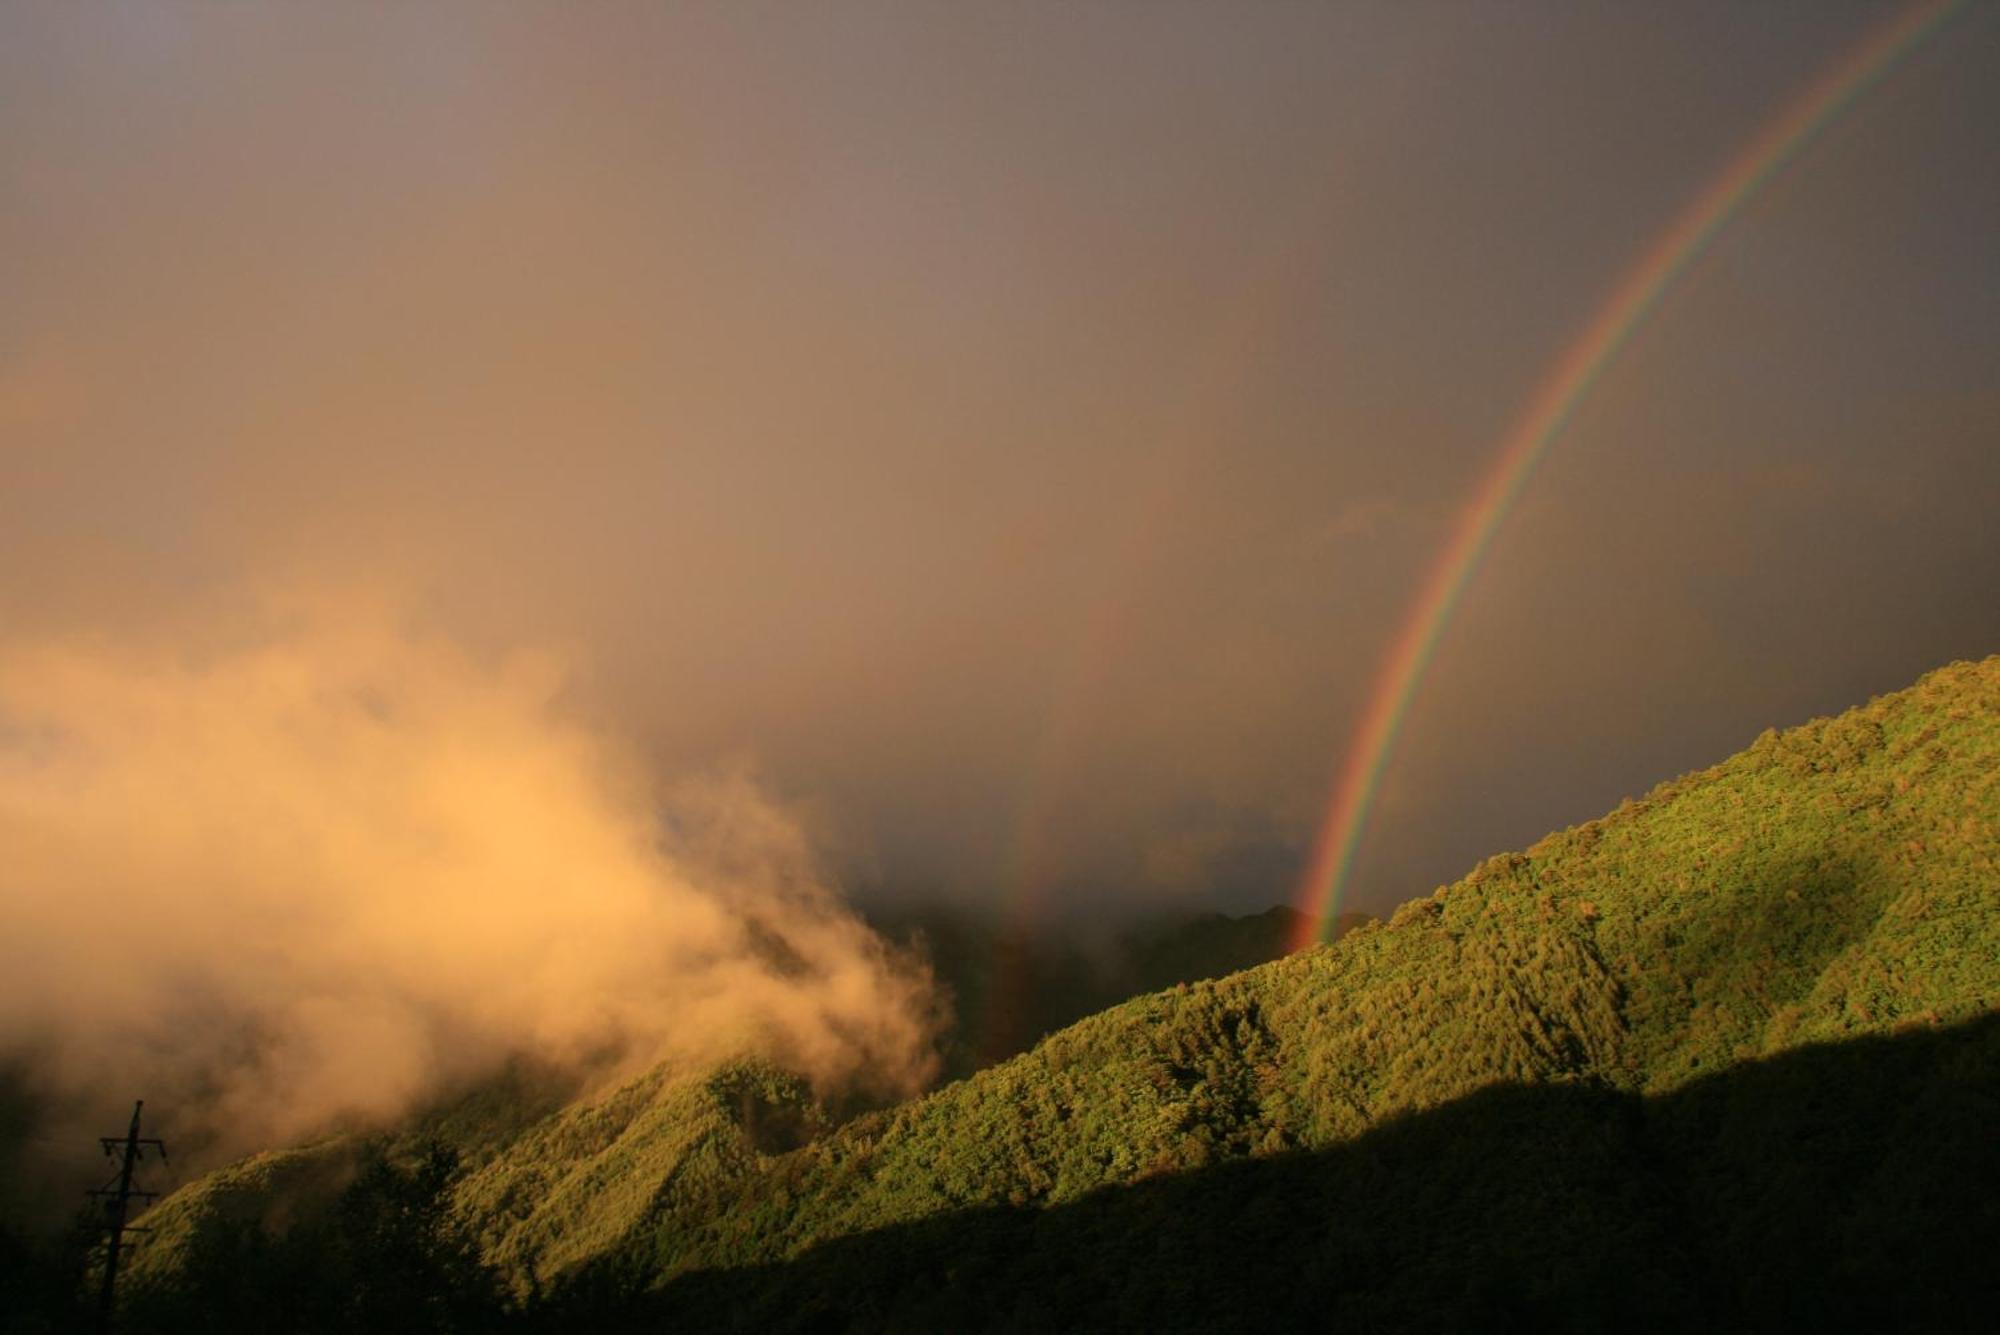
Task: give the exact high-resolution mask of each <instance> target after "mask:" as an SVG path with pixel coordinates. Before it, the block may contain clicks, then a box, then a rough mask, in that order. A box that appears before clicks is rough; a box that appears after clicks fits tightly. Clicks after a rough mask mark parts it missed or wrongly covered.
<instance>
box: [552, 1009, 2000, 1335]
mask: <svg viewBox="0 0 2000 1335" xmlns="http://www.w3.org/2000/svg"><path fill="white" fill-rule="evenodd" d="M1996 1188H2000V1016H1988V1017H1985V1018H1983V1019H1981V1020H1978V1021H1975V1022H1971V1023H1968V1024H1964V1025H1960V1026H1957V1027H1955V1028H1951V1029H1946V1030H1922V1031H1916V1032H1909V1033H1905V1034H1902V1035H1899V1036H1896V1037H1891V1038H1871V1039H1863V1040H1857V1041H1854V1042H1850V1043H1844V1044H1836V1045H1827V1046H1820V1047H1813V1048H1807V1049H1802V1050H1799V1051H1795V1052H1792V1053H1789V1054H1786V1055H1784V1056H1782V1057H1778V1058H1775V1059H1772V1060H1768V1061H1763V1062H1757V1063H1752V1064H1748V1065H1745V1066H1741V1067H1738V1068H1735V1069H1733V1070H1731V1071H1729V1072H1727V1073H1724V1074H1720V1075H1717V1076H1714V1077H1710V1078H1708V1079H1705V1080H1702V1081H1700V1082H1698V1083H1696V1084H1693V1085H1691V1086H1688V1087H1685V1088H1683V1089H1682V1090H1680V1091H1678V1092H1676V1093H1673V1094H1669V1095H1665V1096H1662V1097H1657V1098H1651V1099H1645V1098H1640V1097H1637V1096H1633V1095H1627V1094H1620V1093H1615V1092H1612V1091H1608V1090H1604V1089H1600V1088H1592V1087H1586V1086H1581V1085H1570V1086H1540V1087H1497V1088H1493V1089H1489V1090H1487V1091H1484V1092H1482V1093H1480V1094H1478V1095H1475V1096H1473V1097H1470V1098H1467V1099H1464V1100H1462V1101H1460V1102H1457V1103H1454V1104H1451V1105H1449V1106H1446V1107H1442V1108H1437V1109H1434V1110H1431V1111H1428V1112H1425V1113H1421V1114H1417V1115H1413V1116H1410V1117H1407V1118H1404V1119H1401V1120H1399V1121H1397V1122H1394V1123H1391V1124H1388V1125H1384V1126H1382V1127H1380V1128H1378V1129H1376V1130H1375V1131H1373V1132H1371V1133H1369V1134H1368V1135H1366V1136H1364V1137H1362V1138H1361V1139H1360V1140H1358V1141H1355V1142H1352V1143H1350V1144H1347V1145H1344V1146H1342V1147H1339V1148H1337V1149H1333V1150H1329V1151H1325V1152H1320V1153H1312V1154H1296V1155H1289V1156H1283V1157H1277V1158H1269V1159H1260V1160H1251V1161H1244V1162H1237V1163H1233V1164H1229V1165H1226V1166H1223V1167H1219V1168H1216V1169H1212V1170H1208V1171H1204V1172H1200V1173H1196V1174H1190V1175H1187V1176H1183V1177H1175V1178H1163V1179H1154V1180H1150V1181H1145V1182H1141V1183H1138V1184H1136V1185H1133V1186H1129V1187H1124V1188H1117V1189H1111V1190H1106V1191H1103V1192H1099V1193H1096V1194H1094V1195H1092V1196H1090V1197H1087V1198H1085V1199H1083V1200H1080V1201H1077V1202H1074V1203H1072V1204H1069V1205H1065V1206H1061V1207H1057V1208H1053V1209H1048V1210H1035V1209H1012V1208H995V1209H982V1210H973V1211H966V1212H963V1213H959V1214H955V1215H951V1216H946V1217H940V1218H935V1219H931V1220H927V1221H924V1222H920V1223H915V1224H909V1225H903V1226H898V1227H894V1228H889V1229H884V1230H882V1231H879V1232H875V1233H870V1234H867V1235H863V1236H857V1237H853V1238H848V1239H843V1240H840V1241H836V1242H833V1243H829V1244H826V1245H823V1246H821V1247H818V1248H816V1249H814V1250H813V1251H811V1252H809V1253H807V1254H806V1255H805V1256H803V1257H801V1258H799V1259H797V1260H796V1261H793V1262H790V1263H787V1264H779V1265H767V1266H759V1267H753V1268H745V1269H740V1270H728V1271H708V1272H702V1273H697V1274H690V1275H685V1276H683V1277H681V1278H680V1279H679V1280H677V1281H676V1282H675V1283H673V1284H672V1285H671V1286H670V1287H668V1288H667V1289H666V1290H664V1291H663V1292H659V1293H655V1294H651V1295H647V1296H645V1297H643V1298H634V1297H632V1296H630V1295H622V1294H620V1293H618V1292H617V1281H616V1280H615V1278H613V1277H612V1276H610V1275H608V1274H604V1273H599V1274H597V1275H595V1276H590V1277H588V1278H587V1280H586V1282H585V1283H584V1284H581V1285H579V1286H577V1287H576V1288H575V1289H573V1290H572V1291H571V1292H570V1293H569V1294H567V1295H564V1296H562V1297H560V1298H559V1299H558V1300H557V1301H556V1302H554V1303H552V1304H551V1305H550V1306H549V1307H547V1308H546V1309H545V1310H544V1315H545V1319H546V1321H547V1324H548V1327H549V1328H550V1329H569V1328H576V1329H585V1328H588V1329H605V1330H704V1331H759V1332H762V1331H815V1332H822V1331H823V1332H834V1331H925V1332H929V1331H946V1330H949V1331H962V1330H1032V1331H1037V1332H1054V1331H1066V1330H1093V1331H1096V1330H1106V1331H1116V1330H1130V1331H1172V1330H1202V1331H1214V1330H1251V1329H1255V1330H1260V1331H1267V1330H1292V1329H1301V1330H1304V1329H1336V1328H1338V1329H1343V1330H1359V1331H1375V1330H1439V1331H1444V1330H1537V1331H1541V1330H1575V1331H1584V1330H1592V1331H1595V1330H1612V1329H1619V1328H1625V1329H1646V1330H1651V1329H1675V1330H1691V1331H1692V1330H1701V1331H1714V1330H1827V1329H1837V1330H1870V1331H1879V1330H1975V1329H1987V1328H1989V1327H1988V1326H1987V1324H1986V1323H1987V1322H1988V1321H1990V1320H1991V1318H1992V1315H1993V1313H1994V1312H1995V1311H2000V1306H1996V1304H2000V1265H1996V1264H1995V1262H1994V1256H1993V1250H1992V1248H1993V1239H1994V1238H1996V1237H2000V1194H1996ZM585 1323H590V1324H585Z"/></svg>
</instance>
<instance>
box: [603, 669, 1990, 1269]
mask: <svg viewBox="0 0 2000 1335" xmlns="http://www.w3.org/2000/svg"><path fill="white" fill-rule="evenodd" d="M1996 829H2000V658H1996V659H1989V660H1986V661H1985V662H1983V663H1977V664H1958V665H1955V666H1953V667H1950V668H1946V669H1943V670H1941V671H1939V672H1935V673H1932V674H1931V675H1929V676H1927V677H1926V678H1924V680H1923V681H1921V682H1920V683H1918V684H1917V685H1916V686H1915V687H1912V688H1911V689H1909V690H1906V691H1903V692H1899V693H1897V694H1895V695H1890V696H1885V697H1882V698H1880V699H1878V700H1875V701H1873V702H1871V703H1870V704H1869V705H1867V706H1865V707H1862V708H1859V709H1856V710H1851V711H1849V712H1848V713H1846V714H1843V715H1841V716H1839V717H1838V718H1834V719H1827V720H1819V721H1816V722H1814V723H1810V724H1807V725H1805V726H1804V727H1800V728H1794V729H1791V730H1789V731H1786V732H1783V733H1777V732H1767V733H1766V734H1765V735H1764V736H1762V737H1760V738H1758V739H1757V741H1756V742H1755V743H1754V744H1753V745H1752V746H1751V747H1750V748H1749V749H1748V750H1746V751H1744V752H1743V753H1741V754H1739V755H1737V756H1735V757H1733V758H1731V759H1730V760H1728V761H1725V762H1723V763H1722V764H1720V765H1718V766H1715V767H1714V768H1712V769H1709V770H1705V771H1701V772H1699V773H1695V774H1691V775H1687V776H1685V777H1683V778H1681V779H1677V780H1675V781H1673V782H1671V783H1667V784H1664V785H1662V786H1660V787H1659V788H1657V789H1655V790H1654V791H1653V792H1652V793H1651V794H1649V795H1648V796H1647V797H1646V798H1645V799H1643V800H1641V801H1639V802H1630V803H1627V804H1625V805H1623V806H1621V807H1620V808H1619V809H1618V810H1617V811H1615V812H1612V813H1611V814H1609V815H1607V816H1605V817H1604V818H1602V819H1601V820H1597V821H1592V822H1589V823H1587V824H1585V825H1581V826H1578V827H1575V828H1573V829H1570V830H1567V831H1564V832H1562V833H1560V834H1557V835H1553V836H1550V837H1549V838H1547V839H1545V840H1543V841H1541V842H1540V843H1538V844H1536V845H1535V846H1534V847H1532V848H1530V849H1529V850H1528V851H1527V852H1525V853H1519V854H1507V855H1503V856H1501V857H1497V858H1493V859H1490V860H1489V861H1487V862H1485V863H1483V864H1482V865H1480V866H1479V867H1477V868H1475V869H1474V870H1473V871H1472V873H1471V874H1470V875H1468V876H1466V877H1465V878H1464V879H1462V880H1461V881H1459V882H1458V883H1456V884H1455V885H1452V886H1449V887H1446V888H1444V889H1441V890H1439V891H1438V892H1437V893H1436V894H1434V895H1433V896H1431V897H1430V898H1428V899H1424V900H1419V901H1416V902H1414V903H1412V904H1409V905H1406V906H1405V907H1404V908H1403V909H1402V910H1400V911H1399V912H1398V913H1397V914H1396V915H1395V917H1394V918H1393V919H1392V920H1391V921H1389V922H1388V923H1385V924H1382V925H1379V926H1371V927H1363V928H1362V929H1360V930H1358V931H1356V932H1354V933H1352V934H1350V935H1349V936H1348V937H1346V938H1345V939H1344V940H1343V941H1341V942H1340V943H1338V944H1336V945H1335V946H1332V947H1330V948H1326V949H1322V950H1318V951H1312V952H1308V953H1306V954H1303V955H1299V956H1294V957H1291V958H1288V959H1285V960H1281V961H1278V962H1276V963H1273V964H1270V965H1266V966H1264V967H1262V968H1258V969H1253V970H1250V971H1248V972H1246V973H1241V974H1237V975H1233V976H1231V977H1228V978H1225V979H1221V980H1217V981H1214V982H1210V983H1203V984H1198V985H1195V986H1192V987H1185V988H1177V989H1175V990H1173V991H1169V992H1163V993H1158V994H1155V995H1152V996H1147V997H1143V998H1140V999H1137V1000H1135V1001H1132V1002H1129V1003H1126V1004H1125V1005H1123V1006H1119V1007H1117V1008H1114V1009H1113V1010H1111V1011H1109V1012H1106V1013H1104V1014H1102V1015H1099V1016H1095V1017H1092V1018H1090V1019H1087V1020H1084V1021H1082V1022H1080V1023H1078V1024H1076V1025H1074V1026H1072V1027H1071V1028H1069V1029H1067V1030H1064V1031H1062V1032H1061V1033H1058V1034H1055V1035H1053V1036H1051V1037H1050V1038H1049V1039H1047V1040H1045V1041H1044V1042H1043V1043H1042V1044H1040V1045H1039V1046H1037V1047H1036V1048H1035V1049H1034V1050H1033V1051H1032V1052H1029V1053H1027V1054H1024V1055H1023V1056H1021V1057H1019V1058H1016V1059H1014V1060H1013V1061H1010V1062H1007V1063H1005V1064H1003V1065H1001V1066H998V1067H995V1068H993V1069H990V1070H988V1071H985V1072H982V1073H980V1074H979V1075H977V1076H974V1077H973V1078H971V1079H969V1080H966V1081H962V1082H960V1083H958V1084H955V1085H951V1086H948V1087H946V1088H945V1089H942V1090H940V1091H938V1092H936V1093H934V1094H932V1095H930V1096H928V1097H926V1098H924V1099H921V1100H918V1101H916V1102H914V1103H912V1104H909V1105H906V1106H904V1107H901V1108H899V1109H896V1110H894V1111H892V1112H889V1113H886V1114H880V1115H877V1116H874V1117H870V1118H866V1119H862V1120H861V1121H859V1122H857V1123H854V1124H850V1125H849V1126H847V1127H845V1128H843V1129H842V1130H841V1131H840V1132H838V1133H837V1134H835V1135H832V1136H830V1137H828V1138H826V1139H824V1140H822V1141H820V1142H818V1143H815V1144H813V1145H810V1146H807V1147H805V1148H803V1149H801V1150H799V1151H796V1152H794V1153H793V1154H790V1155H786V1156H782V1157H779V1158H776V1159H772V1160H769V1161H767V1162H765V1163H763V1164H762V1165H761V1167H760V1169H759V1172H758V1173H757V1174H756V1175H755V1176H754V1177H753V1178H751V1179H750V1180H748V1181H746V1182H744V1183H742V1184H741V1185H740V1188H739V1190H738V1191H736V1192H734V1193H732V1195H733V1199H732V1205H731V1208H730V1209H728V1210H727V1211H721V1212H712V1213H707V1212H689V1211H686V1210H682V1209H680V1208H677V1206H676V1205H675V1204H674V1203H673V1202H671V1201H663V1202H661V1205H660V1208H659V1209H658V1211H657V1212H656V1214H655V1217H654V1218H653V1219H651V1220H650V1221H649V1222H648V1223H647V1224H646V1225H645V1226H644V1227H643V1228H642V1229H640V1230H637V1231H636V1232H635V1233H634V1234H633V1235H632V1236H631V1237H629V1238H628V1239H627V1240H626V1242H625V1243H624V1246H623V1251H624V1254H625V1256H626V1258H627V1261H628V1263H630V1264H631V1265H633V1266H635V1267H636V1268H637V1269H638V1270H639V1271H640V1272H642V1273H648V1274H651V1275H653V1276H656V1277H664V1276H669V1275H671V1274H673V1273H676V1272H678V1271H680V1270H683V1269H687V1268H691V1267H701V1266H715V1265H736V1264H743V1263H746V1262H750V1261H761V1260H770V1259H776V1258H781V1257H785V1256H791V1255H796V1254H798V1253H799V1252H801V1251H803V1250H804V1249H806V1248H807V1247H810V1246H812V1245H813V1244H815V1243H818V1242H822V1241H824V1240H826V1239H829V1238H833V1237H839V1236H844V1235H848V1234H852V1233H856V1232H859V1231H862V1230H866V1229H871V1228H877V1227H880V1226H882V1225H884V1224H889V1223H894V1222H901V1221H907V1220H914V1219H920V1218H923V1217H926V1216H931V1215H936V1214H939V1213H942V1212H946V1211H951V1210H957V1209H962V1208H965V1207H968V1206H987V1205H1002V1204H1012V1205H1022V1204H1037V1205H1046V1204H1056V1203H1061V1202H1064V1201H1071V1200H1075V1199H1077V1198H1079V1197H1081V1196H1082V1195H1084V1194H1085V1193H1087V1192H1089V1191H1092V1190H1094V1189H1096V1188H1099V1187H1103V1186H1108V1185H1113V1184H1118V1183H1125V1182H1130V1181H1134V1180H1138V1179H1141V1178H1145V1177H1148V1176H1152V1175H1156V1174H1160V1173H1166V1172H1178V1171H1186V1170H1190V1169H1197V1168H1201V1167H1203V1166H1205V1165H1208V1164H1211V1163H1214V1162H1216V1161H1218V1160H1221V1159H1225V1158H1231V1157H1237V1156H1242V1155H1246V1154H1269V1153H1274V1152H1278V1151H1283V1150H1288V1149H1317V1148H1321V1147H1325V1146H1329V1145H1332V1144H1336V1143H1339V1142H1341V1141H1344V1140H1347V1139H1350V1138H1352V1137H1354V1136H1357V1135H1359V1134H1361V1133H1362V1132H1364V1131H1366V1130H1367V1129H1369V1128H1370V1127H1372V1126H1375V1125H1379V1124H1380V1123H1382V1122H1384V1121H1385V1120H1388V1119H1391V1118H1394V1117H1396V1116H1398V1115H1401V1114H1406V1113H1409V1112H1412V1111H1415V1110H1419V1109H1424V1108H1431V1107H1436V1106H1439V1105H1441V1104H1444V1103H1446V1102H1449V1101H1451V1100H1454V1099H1458V1098H1462V1097H1464V1096H1466V1095H1468V1094H1471V1093H1473V1092H1474V1091H1476V1090H1478V1089H1480V1088H1483V1087H1485V1086H1488V1085H1491V1084H1495V1083H1498V1082H1512V1083H1521V1084H1552V1083H1584V1084H1592V1085H1601V1086H1604V1087H1608V1088H1611V1089H1615V1090H1626V1091H1631V1092H1634V1093H1650V1094H1658V1093H1663V1092H1666V1091H1669V1090H1672V1089H1675V1088H1678V1087H1679V1086H1681V1085H1683V1084H1685V1083H1686V1082H1687V1081H1688V1080H1690V1079H1692V1078H1695V1077H1696V1076H1699V1075H1701V1074H1704V1073H1708V1072H1714V1071H1718V1070H1722V1069H1725V1068H1727V1067H1729V1066H1730V1065H1732V1064H1734V1063H1738V1062H1741V1061H1744V1060H1746V1059H1749V1058H1752V1057H1756V1056H1760V1055H1765V1054H1772V1053H1777V1052H1782V1051H1786V1050H1789V1049H1792V1048H1796V1047H1798V1046H1800V1045H1803V1044H1806V1043H1809V1042H1813V1041H1822V1040H1837V1039H1844V1038H1849V1037H1854V1036H1858V1035H1864V1034H1876V1033H1884V1032H1891V1031H1893V1030H1896V1029H1898V1028H1902V1027H1907V1026H1911V1025H1937V1024H1947V1023H1951V1022H1954V1021H1958V1020H1964V1019H1968V1018H1971V1017H1974V1016H1978V1015H1980V1014H1983V1013H1985V1012H1987V1011H1988V1010H1990V1009H1991V1008H1992V1007H1993V1005H1994V1002H1995V999H1996V997H2000V912H1996V902H1997V901H2000V861H1996V855H1997V854H2000V841H1996Z"/></svg>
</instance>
